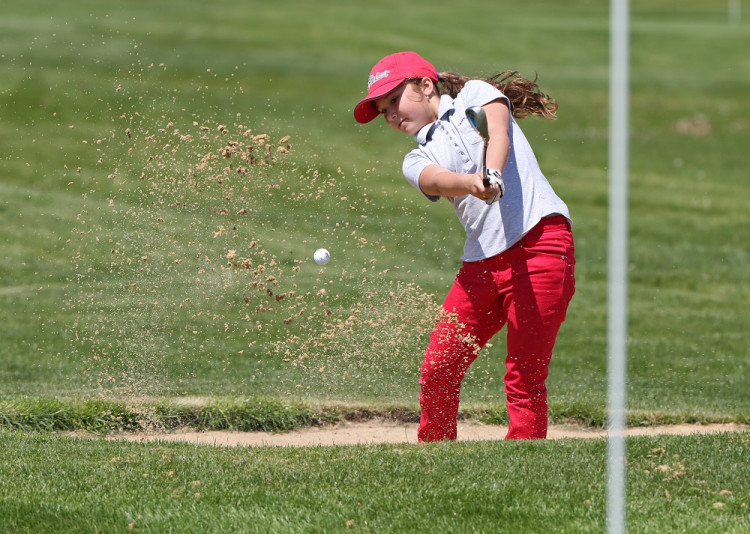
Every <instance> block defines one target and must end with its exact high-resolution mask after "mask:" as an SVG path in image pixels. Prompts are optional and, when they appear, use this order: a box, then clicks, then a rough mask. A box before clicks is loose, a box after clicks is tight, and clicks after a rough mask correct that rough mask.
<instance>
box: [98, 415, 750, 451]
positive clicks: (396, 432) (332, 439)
mask: <svg viewBox="0 0 750 534" xmlns="http://www.w3.org/2000/svg"><path fill="white" fill-rule="evenodd" d="M507 430H508V429H507V427H505V426H497V425H484V424H481V423H478V422H473V421H472V422H460V423H459V425H458V440H459V441H495V440H502V439H503V438H504V437H505V434H506V432H507ZM748 431H750V426H748V425H737V424H712V425H688V424H684V425H664V426H652V427H638V428H631V429H628V435H629V436H644V435H660V434H671V435H689V434H716V433H721V432H748ZM606 435H607V432H606V431H605V430H600V429H588V428H583V427H578V426H551V427H550V428H549V432H548V438H549V439H563V438H605V437H606ZM107 439H123V440H128V441H138V442H155V441H181V442H189V443H196V444H203V445H216V446H238V447H252V446H280V447H306V446H321V445H323V446H330V445H361V444H378V443H417V425H416V424H413V423H411V424H407V423H398V422H389V421H368V422H357V423H340V424H337V425H332V426H324V427H314V428H305V429H301V430H295V431H292V432H284V433H271V432H224V431H221V432H216V431H208V432H197V431H195V430H191V429H182V430H178V431H175V432H171V433H164V432H160V433H156V432H155V433H121V434H115V435H112V436H109V437H108V438H107Z"/></svg>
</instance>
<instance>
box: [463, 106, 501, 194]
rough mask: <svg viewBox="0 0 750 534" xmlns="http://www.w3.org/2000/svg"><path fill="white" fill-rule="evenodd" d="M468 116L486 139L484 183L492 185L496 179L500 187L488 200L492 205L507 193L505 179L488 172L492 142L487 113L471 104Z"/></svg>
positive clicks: (483, 164) (483, 168)
mask: <svg viewBox="0 0 750 534" xmlns="http://www.w3.org/2000/svg"><path fill="white" fill-rule="evenodd" d="M466 118H467V119H469V122H470V123H471V125H472V126H473V127H474V129H475V130H476V131H477V132H479V135H480V136H481V137H482V139H484V153H483V154H482V183H483V184H484V187H490V185H492V181H495V182H497V185H498V186H499V187H500V192H499V193H498V194H497V196H495V197H494V198H491V199H489V200H487V201H486V202H487V204H488V205H491V204H493V203H494V202H496V201H497V200H498V199H500V198H502V197H503V195H504V194H505V184H504V183H503V180H502V178H500V176H499V175H498V176H494V175H493V177H492V179H490V177H489V176H488V173H487V145H488V144H489V142H490V130H489V127H488V126H487V114H486V113H485V112H484V110H483V109H482V108H481V107H479V106H471V107H469V108H466Z"/></svg>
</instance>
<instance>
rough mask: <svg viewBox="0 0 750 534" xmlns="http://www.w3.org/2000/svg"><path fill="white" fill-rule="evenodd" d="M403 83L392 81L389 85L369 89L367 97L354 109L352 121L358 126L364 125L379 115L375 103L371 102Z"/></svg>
mask: <svg viewBox="0 0 750 534" xmlns="http://www.w3.org/2000/svg"><path fill="white" fill-rule="evenodd" d="M403 81H404V80H393V81H392V82H390V83H384V84H383V85H380V86H378V87H376V88H374V89H373V88H371V90H370V91H368V93H367V97H366V98H363V99H362V100H361V101H360V102H359V104H357V105H356V106H355V107H354V119H355V120H356V121H357V122H359V123H360V124H366V123H368V122H370V121H372V120H373V119H374V118H375V117H377V116H378V115H380V112H378V108H376V107H375V102H373V101H374V100H377V99H378V98H380V97H381V96H385V95H387V94H388V93H390V92H391V91H393V90H394V89H395V88H396V87H398V86H399V85H401V83H402V82H403Z"/></svg>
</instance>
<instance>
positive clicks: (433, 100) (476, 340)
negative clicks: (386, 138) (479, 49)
mask: <svg viewBox="0 0 750 534" xmlns="http://www.w3.org/2000/svg"><path fill="white" fill-rule="evenodd" d="M471 106H481V107H482V108H483V109H484V111H485V113H486V117H487V122H488V130H489V143H488V146H487V156H486V161H487V167H488V169H487V174H488V176H490V177H492V178H493V179H492V180H491V181H490V182H489V185H487V186H485V185H484V183H485V182H484V181H483V172H482V171H483V169H482V168H481V167H482V159H483V151H484V140H483V139H482V137H481V136H480V135H479V134H478V133H477V132H476V130H475V129H474V128H473V126H472V125H471V123H470V122H469V120H468V119H467V118H466V115H465V112H466V109H467V108H468V107H471ZM556 110H557V104H556V103H555V102H554V100H552V99H551V98H549V97H548V96H547V95H545V94H543V93H541V92H540V91H539V89H538V87H537V85H536V83H535V82H532V81H530V80H525V79H523V78H521V77H519V76H518V75H517V73H511V72H504V73H501V74H499V75H497V76H495V77H493V78H490V79H487V80H468V79H467V78H465V77H463V76H459V75H457V74H453V73H440V74H438V72H437V71H436V69H435V67H434V66H432V64H431V63H429V62H428V61H427V60H425V59H424V58H422V57H421V56H419V55H418V54H416V53H414V52H399V53H396V54H392V55H389V56H387V57H385V58H383V59H382V60H381V61H379V62H378V63H377V64H376V65H375V66H374V67H373V69H372V71H371V73H370V78H369V83H368V91H367V96H366V97H365V98H364V99H363V100H361V101H360V102H359V103H358V104H357V105H356V107H355V108H354V117H355V119H356V120H357V122H359V123H367V122H370V121H371V120H373V119H374V118H375V117H377V116H378V115H383V117H384V118H385V120H386V122H387V123H388V124H389V125H390V126H391V127H393V128H395V129H396V130H398V131H400V132H402V133H404V134H407V135H410V136H413V137H414V139H415V140H416V142H417V144H418V146H417V147H416V148H415V149H414V150H412V151H411V152H410V153H408V154H407V155H406V157H405V159H404V163H403V172H404V176H405V177H406V179H407V180H408V181H409V183H411V184H412V185H413V186H414V187H415V188H417V189H418V190H419V191H421V192H422V194H423V195H425V196H426V197H427V198H428V199H429V200H431V201H433V202H436V201H437V200H439V199H440V198H441V197H444V198H446V199H447V200H448V202H450V203H451V204H453V207H454V208H455V211H456V215H457V216H458V218H459V220H460V221H461V224H462V225H463V227H464V229H465V230H466V243H465V245H464V251H463V257H462V260H463V265H462V267H461V269H460V271H459V273H458V275H457V277H456V279H455V281H454V283H453V287H452V288H451V290H450V291H449V292H448V295H447V297H446V299H445V302H444V303H443V312H444V313H443V314H441V317H440V318H439V319H438V321H437V324H436V325H435V328H434V330H433V332H432V334H431V336H430V341H429V345H428V347H427V351H426V352H425V356H424V360H423V362H422V367H421V375H420V380H419V383H420V387H421V390H420V397H419V401H420V407H421V417H420V424H419V429H418V433H417V435H418V439H419V441H437V440H446V439H448V440H455V439H456V417H457V415H458V404H459V393H460V390H461V382H462V380H463V378H464V375H465V374H466V371H467V369H468V368H469V366H470V365H471V363H472V362H473V361H474V360H475V359H476V357H477V354H478V352H479V350H480V349H481V348H482V347H483V346H484V345H485V344H486V343H487V342H488V341H489V340H490V338H492V336H494V335H495V334H496V333H497V332H498V331H499V330H500V329H501V328H502V327H503V326H505V325H507V349H508V354H507V357H506V367H507V372H506V374H505V393H506V398H507V408H508V416H509V419H510V424H509V428H508V434H507V436H506V439H523V438H545V437H546V436H547V389H546V386H545V381H546V379H547V372H548V366H549V362H550V359H551V357H552V348H553V346H554V344H555V338H556V337H557V332H558V330H559V328H560V325H561V324H562V322H563V320H564V319H565V314H566V311H567V308H568V302H569V301H570V299H571V298H572V296H573V293H574V291H575V282H574V274H573V269H574V266H575V258H574V247H573V236H572V233H571V221H570V215H569V213H568V208H567V206H566V205H565V203H564V202H563V201H562V200H561V199H560V198H559V197H558V196H557V195H556V194H555V192H554V191H553V190H552V187H551V186H550V184H549V183H548V182H547V179H546V178H545V177H544V175H543V174H542V172H541V170H540V169H539V165H538V164H537V161H536V157H535V156H534V153H533V151H532V150H531V147H530V146H529V144H528V142H527V140H526V138H525V137H524V135H523V133H522V132H521V129H520V128H519V126H518V124H517V123H516V120H515V119H520V118H523V117H526V116H528V115H537V116H542V117H546V118H549V119H554V117H555V111H556ZM503 188H504V191H503Z"/></svg>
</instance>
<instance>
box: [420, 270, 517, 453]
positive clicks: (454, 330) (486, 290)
mask: <svg viewBox="0 0 750 534" xmlns="http://www.w3.org/2000/svg"><path fill="white" fill-rule="evenodd" d="M503 323H504V317H503V315H502V307H501V306H499V305H498V300H497V289H496V286H495V282H494V278H493V274H492V272H491V271H490V270H488V269H487V267H486V266H484V265H482V264H481V263H476V264H471V263H465V264H464V266H463V267H462V269H461V271H460V272H459V274H458V276H457V277H456V280H455V281H454V284H453V287H452V288H451V290H450V291H449V292H448V295H447V297H446V299H445V302H444V303H443V314H442V316H441V317H440V318H439V320H438V322H437V324H436V326H435V329H434V330H433V332H432V334H431V335H430V343H429V345H428V347H427V350H426V352H425V356H424V360H423V362H422V368H421V376H420V379H419V383H420V396H419V402H420V407H421V415H420V423H419V429H418V431H417V437H418V439H419V441H440V440H446V439H447V440H455V439H456V417H457V416H458V405H459V396H460V392H461V382H462V381H463V379H464V376H465V375H466V371H467V370H468V368H469V366H470V365H471V363H472V362H473V361H474V360H475V359H476V357H477V354H478V353H479V350H480V349H481V347H483V346H484V345H485V344H486V343H487V341H488V340H489V339H490V338H491V337H492V336H493V335H494V334H495V333H497V332H498V331H499V330H500V328H502V326H503Z"/></svg>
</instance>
